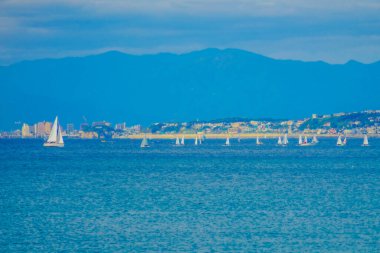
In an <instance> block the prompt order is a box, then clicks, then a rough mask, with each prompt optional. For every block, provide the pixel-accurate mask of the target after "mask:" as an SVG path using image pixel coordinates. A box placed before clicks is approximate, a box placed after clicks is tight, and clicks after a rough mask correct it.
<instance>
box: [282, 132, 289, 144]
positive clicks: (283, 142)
mask: <svg viewBox="0 0 380 253" xmlns="http://www.w3.org/2000/svg"><path fill="white" fill-rule="evenodd" d="M288 143H289V141H288V134H285V135H284V139H283V141H282V145H284V146H286V145H288Z"/></svg>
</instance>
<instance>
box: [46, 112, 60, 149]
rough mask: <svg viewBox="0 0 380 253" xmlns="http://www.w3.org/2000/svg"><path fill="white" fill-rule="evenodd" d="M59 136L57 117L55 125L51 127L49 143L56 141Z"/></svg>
mask: <svg viewBox="0 0 380 253" xmlns="http://www.w3.org/2000/svg"><path fill="white" fill-rule="evenodd" d="M57 137H58V117H55V120H54V124H53V127H52V129H51V132H50V135H49V139H48V140H47V142H48V143H56V142H57Z"/></svg>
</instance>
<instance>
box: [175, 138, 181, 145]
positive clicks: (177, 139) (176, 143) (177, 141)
mask: <svg viewBox="0 0 380 253" xmlns="http://www.w3.org/2000/svg"><path fill="white" fill-rule="evenodd" d="M175 145H176V146H180V145H181V143H180V142H179V137H178V136H177V138H176V139H175Z"/></svg>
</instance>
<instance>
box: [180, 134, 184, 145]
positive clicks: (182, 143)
mask: <svg viewBox="0 0 380 253" xmlns="http://www.w3.org/2000/svg"><path fill="white" fill-rule="evenodd" d="M181 145H185V136H184V135H182V139H181Z"/></svg>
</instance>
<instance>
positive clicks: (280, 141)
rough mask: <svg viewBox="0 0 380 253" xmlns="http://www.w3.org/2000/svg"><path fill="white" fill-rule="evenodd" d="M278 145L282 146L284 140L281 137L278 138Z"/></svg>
mask: <svg viewBox="0 0 380 253" xmlns="http://www.w3.org/2000/svg"><path fill="white" fill-rule="evenodd" d="M277 144H278V145H282V139H281V136H278V141H277Z"/></svg>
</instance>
